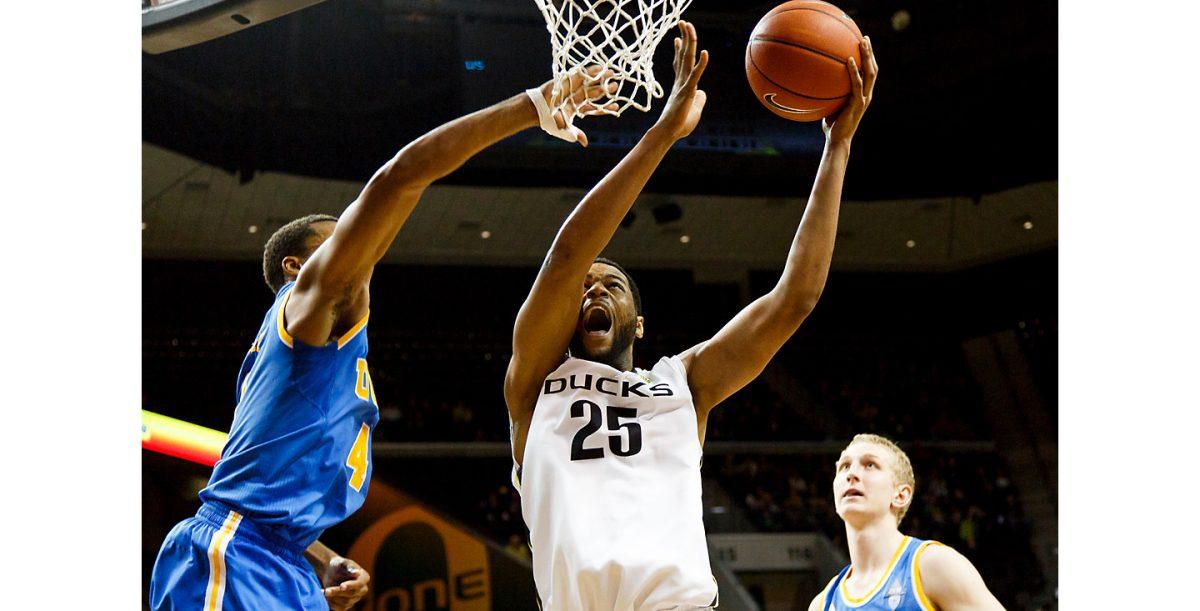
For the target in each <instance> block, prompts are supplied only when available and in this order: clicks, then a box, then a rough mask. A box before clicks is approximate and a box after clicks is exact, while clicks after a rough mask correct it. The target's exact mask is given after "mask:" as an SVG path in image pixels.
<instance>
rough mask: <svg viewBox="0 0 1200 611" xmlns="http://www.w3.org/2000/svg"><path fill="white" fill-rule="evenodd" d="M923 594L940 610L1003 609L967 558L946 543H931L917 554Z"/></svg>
mask: <svg viewBox="0 0 1200 611" xmlns="http://www.w3.org/2000/svg"><path fill="white" fill-rule="evenodd" d="M917 568H918V570H919V571H920V575H921V584H922V586H923V589H924V591H925V595H926V596H927V597H928V598H929V601H930V602H932V603H933V605H934V607H935V608H937V609H942V610H943V611H1004V606H1003V605H1001V604H1000V601H998V600H996V597H995V596H994V595H993V594H992V593H991V592H990V591H989V590H988V588H987V585H986V584H984V583H983V577H981V576H980V575H979V571H977V570H975V565H973V564H971V561H970V560H967V559H966V558H965V557H963V555H962V554H960V553H958V552H957V551H955V550H954V549H953V548H950V547H946V546H945V545H930V546H929V547H927V548H925V550H924V553H922V554H921V555H920V556H918V557H917Z"/></svg>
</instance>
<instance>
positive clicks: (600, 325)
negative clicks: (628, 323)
mask: <svg viewBox="0 0 1200 611" xmlns="http://www.w3.org/2000/svg"><path fill="white" fill-rule="evenodd" d="M611 329H612V317H611V316H609V314H608V312H607V311H606V310H605V309H604V308H602V307H600V306H593V307H591V308H588V311H586V312H584V313H583V332H584V333H586V334H588V335H590V336H593V337H599V336H602V335H604V334H606V333H608V332H609V330H611Z"/></svg>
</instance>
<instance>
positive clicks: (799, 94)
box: [746, 0, 862, 121]
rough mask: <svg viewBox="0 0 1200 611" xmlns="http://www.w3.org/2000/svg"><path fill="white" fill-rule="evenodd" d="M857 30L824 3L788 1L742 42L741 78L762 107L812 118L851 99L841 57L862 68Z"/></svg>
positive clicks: (797, 118)
mask: <svg viewBox="0 0 1200 611" xmlns="http://www.w3.org/2000/svg"><path fill="white" fill-rule="evenodd" d="M860 40H862V32H860V31H859V29H858V26H857V25H855V23H854V20H852V19H850V16H849V15H847V14H846V13H844V12H842V9H840V8H838V7H836V6H834V5H832V4H829V3H827V2H817V1H815V0H793V1H792V2H785V3H783V4H780V5H779V6H777V7H775V8H774V9H772V10H771V12H769V13H767V14H766V15H764V16H763V18H762V19H761V20H760V21H759V22H758V25H756V26H755V27H754V32H753V33H751V34H750V42H749V44H747V45H746V79H747V80H748V81H749V82H750V88H751V89H753V90H754V94H755V96H756V97H757V98H758V101H759V102H762V104H763V106H766V107H767V108H768V109H769V110H770V111H771V112H773V113H775V114H777V115H779V116H781V117H783V118H785V119H789V120H792V121H817V120H819V119H821V118H823V117H827V116H829V115H831V114H833V113H835V112H837V111H838V110H839V109H841V107H842V106H843V105H845V104H846V101H847V100H848V99H849V98H850V92H851V86H850V75H849V74H847V72H846V58H848V57H853V58H854V61H855V63H857V64H858V66H859V67H860V69H861V67H862V55H861V54H860V52H859V41H860Z"/></svg>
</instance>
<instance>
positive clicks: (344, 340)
mask: <svg viewBox="0 0 1200 611" xmlns="http://www.w3.org/2000/svg"><path fill="white" fill-rule="evenodd" d="M370 317H371V311H370V310H367V313H366V314H363V317H362V320H360V321H358V324H356V325H354V326H353V327H351V328H350V330H349V331H347V332H346V333H345V334H344V335H342V336H341V337H339V338H338V350H341V349H342V346H345V345H346V344H348V343H350V340H352V339H354V336H355V335H358V332H359V331H362V330H363V327H365V326H367V319H368V318H370Z"/></svg>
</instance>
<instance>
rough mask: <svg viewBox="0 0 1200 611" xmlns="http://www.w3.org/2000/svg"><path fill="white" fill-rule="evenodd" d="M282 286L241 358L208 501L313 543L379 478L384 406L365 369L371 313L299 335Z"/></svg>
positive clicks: (287, 289)
mask: <svg viewBox="0 0 1200 611" xmlns="http://www.w3.org/2000/svg"><path fill="white" fill-rule="evenodd" d="M292 287H293V283H288V284H286V285H284V287H283V288H281V289H280V290H279V293H278V294H277V295H276V297H275V303H274V305H273V306H272V307H271V309H270V311H268V312H267V315H266V317H265V318H264V319H263V323H262V327H260V329H259V332H258V335H257V337H256V339H255V341H254V345H253V346H252V347H251V348H250V352H249V353H248V354H247V355H246V358H245V360H244V361H243V362H242V369H241V372H240V373H239V374H238V383H237V389H236V398H237V408H236V409H235V411H234V417H233V427H232V429H231V430H230V432H229V440H228V441H227V442H226V443H225V447H224V449H222V450H221V458H220V460H219V461H217V464H216V466H215V467H213V473H212V477H211V478H210V479H209V482H208V486H207V487H206V488H205V489H204V490H202V491H200V500H201V501H203V502H204V503H206V504H209V505H215V506H216V507H220V508H225V509H230V510H234V511H236V512H238V513H239V514H241V515H242V516H244V518H245V519H246V520H248V521H250V522H253V523H254V524H255V525H256V526H257V527H258V528H260V529H263V530H265V531H268V532H269V533H271V535H273V536H274V537H276V538H277V539H278V540H281V541H285V542H288V543H291V544H294V545H297V546H300V547H307V546H308V545H309V544H311V543H312V542H313V541H315V540H316V539H317V538H318V537H319V536H320V535H321V533H322V532H323V531H324V530H325V529H326V528H328V527H330V526H333V525H334V524H337V523H338V522H341V521H342V520H344V519H345V518H346V517H347V516H349V515H350V514H352V513H354V512H355V511H356V510H357V509H358V508H359V507H360V506H361V505H362V503H363V501H364V500H365V499H366V496H367V487H368V484H369V483H370V480H371V468H372V461H371V431H372V430H374V428H375V424H376V423H378V422H379V408H378V404H377V402H376V400H375V389H374V387H373V385H372V384H371V374H370V373H369V372H368V370H367V334H366V326H367V317H366V316H364V317H363V319H362V320H361V321H360V322H359V323H358V324H356V325H355V326H354V328H352V329H350V331H348V332H347V333H346V334H345V335H343V336H342V337H341V338H340V339H338V341H336V342H331V343H329V344H326V345H324V346H308V345H305V344H304V343H302V342H300V341H299V340H293V339H292V337H291V336H290V335H289V334H288V332H287V329H286V328H285V327H284V321H283V311H284V305H285V304H287V300H288V296H289V295H290V294H291V291H292Z"/></svg>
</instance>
